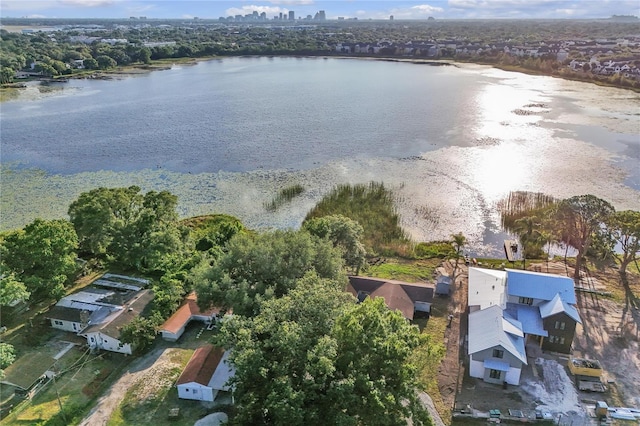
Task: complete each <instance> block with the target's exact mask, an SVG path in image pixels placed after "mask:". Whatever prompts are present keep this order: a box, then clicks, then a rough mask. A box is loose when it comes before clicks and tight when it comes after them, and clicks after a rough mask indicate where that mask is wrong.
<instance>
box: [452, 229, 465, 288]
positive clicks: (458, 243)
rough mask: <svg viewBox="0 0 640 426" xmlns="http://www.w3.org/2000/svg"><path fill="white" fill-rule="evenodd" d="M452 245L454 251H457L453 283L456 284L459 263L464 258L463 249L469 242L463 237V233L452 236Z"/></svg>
mask: <svg viewBox="0 0 640 426" xmlns="http://www.w3.org/2000/svg"><path fill="white" fill-rule="evenodd" d="M451 239H452V240H451V244H452V245H453V249H454V250H455V254H454V258H455V260H456V263H455V264H454V265H453V277H452V279H453V283H454V284H455V282H456V271H457V270H458V262H459V261H460V258H461V257H462V248H463V247H464V245H465V244H466V242H467V237H465V236H464V235H462V232H458V233H457V234H453V235H451Z"/></svg>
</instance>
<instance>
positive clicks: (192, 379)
mask: <svg viewBox="0 0 640 426" xmlns="http://www.w3.org/2000/svg"><path fill="white" fill-rule="evenodd" d="M228 358H229V351H225V350H224V349H222V348H217V347H214V346H213V345H206V346H202V347H200V348H198V349H196V351H195V352H194V353H193V356H192V357H191V359H190V360H189V363H188V364H187V366H186V367H185V369H184V370H183V371H182V374H180V377H179V378H178V381H177V382H176V386H177V388H178V398H182V399H194V400H197V401H209V402H212V401H214V400H215V399H216V397H217V396H218V393H219V392H221V391H222V392H229V391H230V390H231V387H230V386H229V384H228V382H229V379H230V378H231V377H233V375H234V374H235V369H234V368H233V367H232V366H231V365H230V364H229V362H228Z"/></svg>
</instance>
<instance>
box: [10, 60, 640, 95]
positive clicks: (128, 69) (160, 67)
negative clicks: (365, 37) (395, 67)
mask: <svg viewBox="0 0 640 426" xmlns="http://www.w3.org/2000/svg"><path fill="white" fill-rule="evenodd" d="M224 58H325V59H329V58H332V59H355V60H365V61H381V62H398V63H410V64H415V65H429V66H454V67H458V68H460V66H461V65H463V64H464V65H478V66H486V67H489V68H496V69H499V70H502V71H509V72H517V73H521V74H526V75H533V76H540V77H552V78H559V79H562V80H567V81H578V82H582V83H591V84H594V85H596V86H600V87H610V88H616V89H622V90H629V91H632V92H635V93H640V88H635V87H627V86H619V85H615V84H611V83H607V82H606V81H602V80H598V79H591V78H581V77H580V76H579V75H578V74H576V75H575V76H573V75H557V74H553V73H552V74H548V73H544V72H541V71H538V70H532V69H528V68H524V67H520V66H513V65H501V64H495V63H489V62H479V61H460V60H455V59H426V58H425V59H422V58H404V57H392V56H385V57H380V56H354V55H334V54H320V53H319V54H317V55H310V54H305V55H225V56H209V57H207V56H203V57H197V58H176V59H172V60H166V59H161V60H156V61H153V62H151V63H149V64H132V65H126V66H122V67H116V68H114V69H110V70H90V71H85V72H81V73H77V74H68V75H61V76H57V77H48V78H42V79H27V80H24V81H16V82H13V83H8V84H3V85H0V102H4V101H5V100H6V99H4V98H5V97H4V96H2V94H3V93H5V92H8V91H10V90H20V89H24V88H25V87H26V83H30V82H57V81H59V82H65V81H68V80H70V79H97V80H112V79H117V78H121V77H126V76H131V75H142V74H146V73H149V72H153V71H167V70H170V69H171V68H172V67H173V66H174V65H197V64H198V63H200V62H206V61H211V60H216V59H224Z"/></svg>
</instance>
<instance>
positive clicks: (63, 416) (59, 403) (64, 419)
mask: <svg viewBox="0 0 640 426" xmlns="http://www.w3.org/2000/svg"><path fill="white" fill-rule="evenodd" d="M53 387H54V389H55V390H56V397H58V405H59V406H60V414H61V415H62V420H63V421H64V423H65V424H67V416H66V415H65V414H64V410H63V409H62V401H61V400H60V392H58V384H57V383H56V372H55V371H54V372H53Z"/></svg>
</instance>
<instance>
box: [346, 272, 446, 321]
mask: <svg viewBox="0 0 640 426" xmlns="http://www.w3.org/2000/svg"><path fill="white" fill-rule="evenodd" d="M347 291H348V292H350V293H351V294H353V295H354V296H355V297H357V298H358V299H359V300H360V301H362V300H363V299H364V297H363V295H364V296H365V297H366V296H369V297H371V298H376V297H382V298H383V299H384V301H385V304H386V305H387V307H388V308H389V309H393V310H398V311H400V312H401V313H402V315H403V316H404V317H405V318H407V319H409V320H412V319H413V313H414V309H415V308H414V303H416V302H425V303H431V302H432V301H433V293H434V289H433V286H429V285H427V284H422V283H406V282H402V281H394V280H384V279H380V278H372V277H356V276H350V277H349V284H348V285H347Z"/></svg>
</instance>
